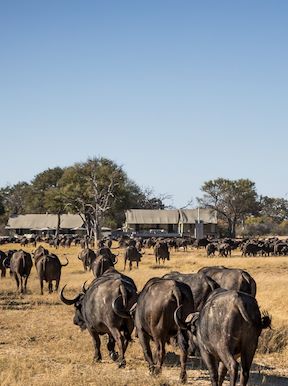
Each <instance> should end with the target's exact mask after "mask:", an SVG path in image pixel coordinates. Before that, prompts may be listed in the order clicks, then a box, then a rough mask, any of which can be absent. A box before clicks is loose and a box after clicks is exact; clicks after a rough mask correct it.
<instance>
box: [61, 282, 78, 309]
mask: <svg viewBox="0 0 288 386" xmlns="http://www.w3.org/2000/svg"><path fill="white" fill-rule="evenodd" d="M66 285H67V284H65V285H64V287H63V288H62V290H61V292H60V299H61V301H62V302H63V303H64V304H67V305H68V306H71V305H72V304H75V303H76V302H77V300H78V299H79V298H80V294H79V295H77V296H76V298H74V299H67V298H65V297H64V294H63V292H64V289H65V287H66Z"/></svg>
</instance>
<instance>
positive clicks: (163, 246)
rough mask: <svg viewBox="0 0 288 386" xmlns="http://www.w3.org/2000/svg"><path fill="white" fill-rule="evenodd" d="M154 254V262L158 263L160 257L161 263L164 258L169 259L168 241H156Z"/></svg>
mask: <svg viewBox="0 0 288 386" xmlns="http://www.w3.org/2000/svg"><path fill="white" fill-rule="evenodd" d="M154 255H155V260H156V264H157V263H158V264H160V259H162V261H163V264H164V262H165V260H166V259H167V260H170V252H169V247H168V243H167V242H166V241H158V242H157V244H156V245H155V247H154Z"/></svg>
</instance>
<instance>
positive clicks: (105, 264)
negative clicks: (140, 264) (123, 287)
mask: <svg viewBox="0 0 288 386" xmlns="http://www.w3.org/2000/svg"><path fill="white" fill-rule="evenodd" d="M114 256H115V255H114ZM117 261H118V260H117V257H115V258H112V257H110V256H108V255H107V254H103V255H102V254H100V255H99V256H97V257H96V260H94V261H93V263H92V265H91V270H92V272H93V275H94V276H95V277H99V276H101V275H103V273H104V272H105V271H107V269H109V268H111V267H114V265H115V264H117Z"/></svg>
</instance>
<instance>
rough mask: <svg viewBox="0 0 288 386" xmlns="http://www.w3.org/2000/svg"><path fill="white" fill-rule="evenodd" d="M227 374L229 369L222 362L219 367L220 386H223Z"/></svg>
mask: <svg viewBox="0 0 288 386" xmlns="http://www.w3.org/2000/svg"><path fill="white" fill-rule="evenodd" d="M226 374H227V369H226V367H225V366H224V364H223V363H222V362H220V363H219V367H218V376H219V386H222V384H223V382H224V379H225V376H226Z"/></svg>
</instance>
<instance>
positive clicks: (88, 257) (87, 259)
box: [78, 248, 96, 271]
mask: <svg viewBox="0 0 288 386" xmlns="http://www.w3.org/2000/svg"><path fill="white" fill-rule="evenodd" d="M78 259H79V260H81V261H82V263H83V268H84V271H87V270H89V271H90V270H91V267H92V263H93V261H94V260H95V259H96V253H95V252H94V251H93V250H92V249H90V248H85V249H82V250H81V251H80V253H79V255H78Z"/></svg>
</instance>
